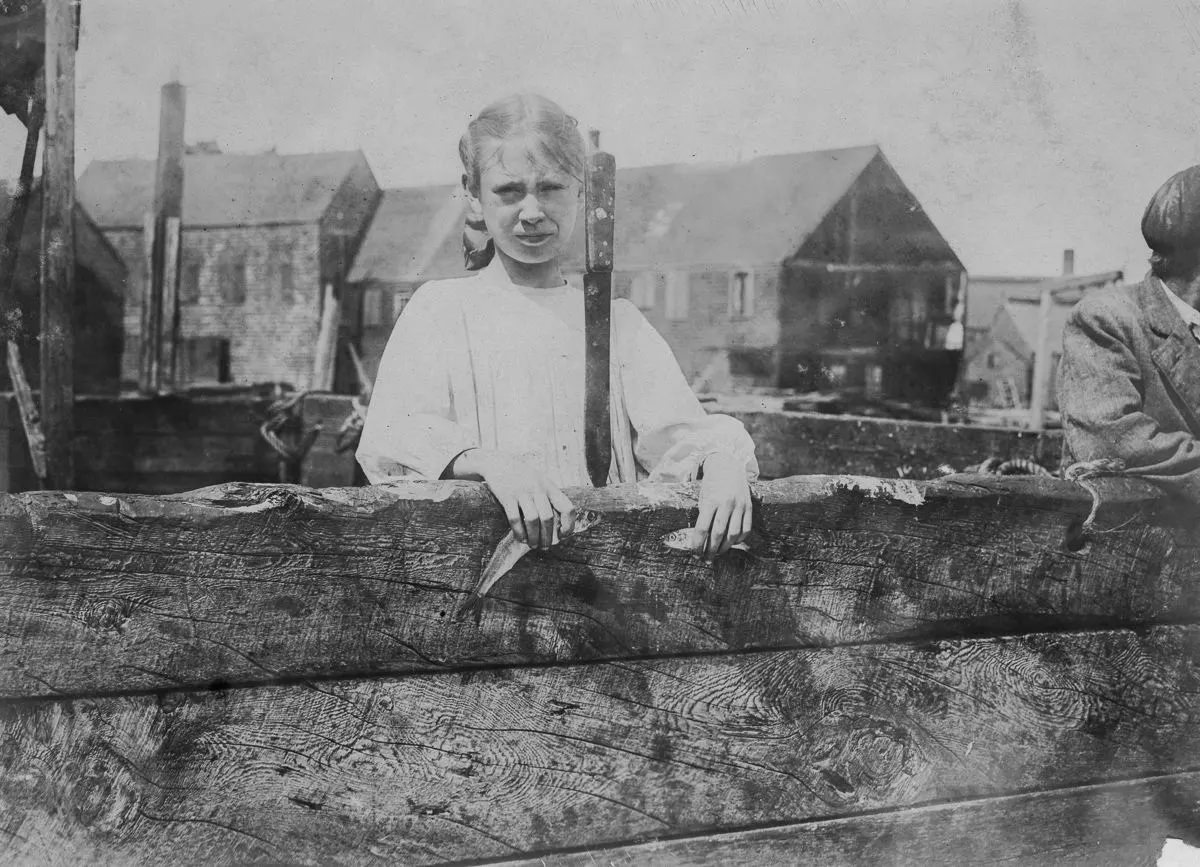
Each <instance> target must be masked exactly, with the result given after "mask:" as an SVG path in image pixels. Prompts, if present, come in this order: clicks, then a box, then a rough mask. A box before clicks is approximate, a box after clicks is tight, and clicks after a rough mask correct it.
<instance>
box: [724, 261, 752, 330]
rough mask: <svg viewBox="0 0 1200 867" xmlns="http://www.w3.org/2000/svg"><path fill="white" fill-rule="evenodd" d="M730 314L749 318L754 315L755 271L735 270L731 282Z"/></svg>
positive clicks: (740, 317) (739, 317)
mask: <svg viewBox="0 0 1200 867" xmlns="http://www.w3.org/2000/svg"><path fill="white" fill-rule="evenodd" d="M729 315H730V316H733V317H735V318H738V319H748V318H749V317H751V316H753V315H754V272H753V271H735V272H734V274H733V280H732V281H730V283H729Z"/></svg>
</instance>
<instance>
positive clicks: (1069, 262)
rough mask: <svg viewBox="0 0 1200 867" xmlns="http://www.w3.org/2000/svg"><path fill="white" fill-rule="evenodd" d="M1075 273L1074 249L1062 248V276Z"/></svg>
mask: <svg viewBox="0 0 1200 867" xmlns="http://www.w3.org/2000/svg"><path fill="white" fill-rule="evenodd" d="M1074 273H1075V251H1074V250H1063V276H1064V277H1070V276H1071V275H1072V274H1074Z"/></svg>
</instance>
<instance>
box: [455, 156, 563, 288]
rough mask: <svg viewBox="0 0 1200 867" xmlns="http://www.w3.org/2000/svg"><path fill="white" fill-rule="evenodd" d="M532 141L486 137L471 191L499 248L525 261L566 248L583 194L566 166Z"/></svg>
mask: <svg viewBox="0 0 1200 867" xmlns="http://www.w3.org/2000/svg"><path fill="white" fill-rule="evenodd" d="M536 145H537V142H536V141H533V140H530V139H528V138H525V137H518V138H511V139H505V140H504V141H493V142H485V143H484V147H483V153H482V157H483V159H482V161H481V165H482V167H483V168H482V171H481V173H480V176H479V198H478V199H476V198H475V197H474V196H471V200H472V204H473V206H474V207H476V208H477V209H478V210H479V211H480V212H481V213H482V216H483V221H484V222H485V223H486V224H487V228H488V231H489V232H490V233H491V236H492V240H493V241H494V242H495V244H496V249H497V251H498V252H500V253H501V254H503V255H504V256H506V257H507V258H509V259H511V260H513V261H515V262H520V263H522V264H525V265H541V264H545V263H553V262H555V261H556V260H557V259H558V258H559V257H561V256H563V255H565V254H566V253H567V250H568V245H569V244H570V242H571V235H572V233H573V232H574V231H575V219H576V217H577V216H578V215H579V206H580V198H581V195H582V185H581V184H580V183H579V181H577V180H576V179H575V178H574V177H572V176H571V175H570V174H569V173H568V172H566V171H564V170H563V169H560V168H558V167H556V166H552V165H546V164H545V163H543V162H541V161H540V160H538V159H537V158H536V154H537V150H538V148H537V147H536ZM468 195H469V193H468Z"/></svg>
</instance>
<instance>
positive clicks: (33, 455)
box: [0, 10, 46, 485]
mask: <svg viewBox="0 0 1200 867" xmlns="http://www.w3.org/2000/svg"><path fill="white" fill-rule="evenodd" d="M39 11H40V10H39ZM43 91H44V87H43V86H42V85H41V84H37V85H35V86H34V92H33V96H32V97H31V98H30V100H29V107H28V110H27V112H26V115H25V118H26V120H25V126H26V131H25V151H24V153H23V154H22V157H21V173H20V176H19V179H18V181H17V191H16V194H15V195H14V196H13V203H12V208H11V209H10V210H9V213H8V224H7V226H5V230H4V245H3V247H0V311H2V312H3V321H0V330H2V331H3V334H4V341H5V369H6V370H7V371H8V380H9V382H10V383H11V384H12V389H13V391H14V393H15V394H16V397H17V407H18V410H19V412H20V415H21V428H22V430H24V432H25V444H26V448H27V449H28V453H29V464H30V466H31V467H32V469H33V472H34V474H35V475H36V476H37V478H38V483H39V484H42V485H44V483H45V479H46V442H45V439H44V437H43V435H42V424H41V413H40V412H39V411H38V407H37V402H36V401H35V400H34V397H33V390H32V389H31V388H30V387H29V380H28V378H27V377H26V376H25V365H24V363H23V361H22V359H21V342H22V341H23V340H24V339H26V338H27V329H28V327H29V326H28V325H27V324H26V322H25V316H26V314H27V312H28V311H25V310H22V309H21V304H20V302H19V295H18V293H17V285H16V275H17V258H18V256H19V253H20V250H21V237H22V235H23V234H24V232H25V218H26V216H27V214H28V213H29V200H30V199H31V198H32V197H33V170H34V164H35V163H36V162H37V148H38V141H39V140H40V138H41V133H42V122H43V121H44V119H45V108H46V106H45V98H44V95H43Z"/></svg>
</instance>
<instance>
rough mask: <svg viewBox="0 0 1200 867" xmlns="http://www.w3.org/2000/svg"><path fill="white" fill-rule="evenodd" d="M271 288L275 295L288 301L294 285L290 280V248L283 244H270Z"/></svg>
mask: <svg viewBox="0 0 1200 867" xmlns="http://www.w3.org/2000/svg"><path fill="white" fill-rule="evenodd" d="M270 256H271V289H272V291H273V292H274V294H275V297H277V298H279V299H280V300H283V301H290V300H291V299H292V293H293V292H294V291H295V285H294V284H293V282H292V248H291V247H289V246H287V245H285V244H273V245H272V246H271V253H270Z"/></svg>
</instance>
